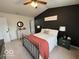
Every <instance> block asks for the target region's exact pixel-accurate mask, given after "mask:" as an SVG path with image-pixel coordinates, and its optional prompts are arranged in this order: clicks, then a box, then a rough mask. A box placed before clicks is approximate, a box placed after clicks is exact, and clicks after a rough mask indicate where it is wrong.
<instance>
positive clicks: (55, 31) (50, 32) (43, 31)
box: [41, 29, 58, 36]
mask: <svg viewBox="0 0 79 59" xmlns="http://www.w3.org/2000/svg"><path fill="white" fill-rule="evenodd" d="M41 33H45V34H48V35H51V36H57V34H58V30H55V29H42V30H41Z"/></svg>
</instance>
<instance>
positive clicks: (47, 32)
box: [23, 29, 58, 59]
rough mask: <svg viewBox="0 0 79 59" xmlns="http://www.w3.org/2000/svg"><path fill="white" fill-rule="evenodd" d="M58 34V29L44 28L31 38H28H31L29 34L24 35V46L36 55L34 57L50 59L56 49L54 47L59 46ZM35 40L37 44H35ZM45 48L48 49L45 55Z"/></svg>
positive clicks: (35, 58)
mask: <svg viewBox="0 0 79 59" xmlns="http://www.w3.org/2000/svg"><path fill="white" fill-rule="evenodd" d="M57 34H58V30H54V29H42V30H41V32H40V33H36V34H33V35H32V36H31V39H30V40H28V39H29V38H28V36H26V35H24V36H23V46H24V47H25V48H26V49H27V50H28V51H29V52H30V54H31V55H32V56H33V57H34V59H48V58H49V54H50V53H51V51H52V50H53V49H54V47H56V46H57ZM33 37H35V38H36V39H34V41H33ZM37 38H41V39H37ZM36 40H37V41H36ZM33 42H34V44H33ZM35 42H36V44H37V45H35ZM41 42H43V43H41ZM40 43H41V44H40ZM44 43H45V45H44ZM46 43H47V45H48V47H47V45H46ZM40 45H41V46H42V48H40V47H39V46H40ZM44 49H45V50H46V51H45V53H47V54H46V55H44V54H45V53H43V54H42V52H43V51H44ZM47 51H48V52H47ZM47 56H48V57H47Z"/></svg>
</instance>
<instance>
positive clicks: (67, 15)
mask: <svg viewBox="0 0 79 59" xmlns="http://www.w3.org/2000/svg"><path fill="white" fill-rule="evenodd" d="M44 1H46V2H47V5H42V4H39V5H38V6H37V8H34V7H32V6H31V5H23V3H24V2H23V1H21V0H7V1H5V0H0V20H1V21H0V27H1V28H0V39H1V40H0V42H1V43H3V40H2V39H4V43H5V46H3V47H4V48H5V51H4V53H5V54H6V59H32V58H33V57H32V56H31V55H30V54H29V53H28V51H27V50H26V48H24V46H23V45H22V40H20V39H23V35H26V37H28V35H29V34H35V35H38V36H39V37H41V36H44V37H43V38H42V39H47V38H48V37H49V36H48V35H46V36H45V34H42V33H46V34H48V32H50V33H51V32H53V31H54V32H55V33H54V34H55V36H56V40H57V35H58V34H59V32H61V33H64V34H65V35H64V34H63V35H64V36H66V39H70V41H68V42H69V43H68V42H67V41H66V42H67V44H66V46H63V47H61V46H57V47H55V48H51V50H52V49H53V50H52V53H50V54H51V55H49V59H58V58H60V59H65V58H66V59H70V58H71V59H78V58H79V33H78V30H79V26H78V25H79V20H78V19H79V1H78V0H44ZM50 16H52V18H53V19H52V20H47V21H46V20H45V18H48V17H50ZM55 19H56V20H55ZM19 21H21V22H22V23H23V27H18V26H17V23H18V22H19ZM21 22H20V23H21ZM22 23H21V25H22ZM18 25H19V24H18ZM61 28H64V32H62V31H59V30H62V29H61ZM5 32H6V33H5ZM36 33H37V34H36ZM39 33H41V34H39ZM56 33H57V34H56ZM61 33H60V34H61ZM60 36H61V35H60ZM51 38H52V37H51ZM61 38H64V37H61ZM61 38H60V39H61ZM48 39H49V38H48ZM50 41H51V40H50ZM59 41H60V40H59ZM23 42H25V41H23ZM52 42H54V41H53V40H52V41H51V43H50V42H48V44H49V46H50V47H52V46H53V43H52ZM55 42H56V43H57V42H58V40H57V41H55ZM55 42H54V43H55ZM70 42H71V43H70ZM4 43H3V45H4ZM27 43H28V42H27ZM38 43H39V42H38ZM59 43H61V45H62V44H63V43H62V41H60V42H59ZM28 44H29V43H28ZM51 44H52V45H51ZM26 45H27V44H26ZM37 45H38V44H37ZM27 46H30V44H29V45H27ZM70 46H71V48H70ZM32 47H33V46H32ZM50 47H49V50H50ZM72 47H73V48H72ZM0 48H1V51H2V50H3V49H2V47H1V46H0ZM33 48H34V47H33ZM45 48H46V47H45ZM45 48H44V49H45ZM30 49H31V48H28V50H30ZM35 49H36V48H35ZM35 49H34V50H35ZM40 49H42V48H40ZM68 49H70V50H68ZM36 50H37V51H36V53H37V55H36V54H35V56H34V57H35V58H38V56H39V55H38V54H39V53H38V49H36ZM40 52H41V50H40ZM34 53H35V52H33V54H34ZM33 54H32V55H33ZM1 55H2V54H1ZM52 56H53V57H52ZM57 56H58V57H57ZM1 58H2V56H1ZM38 59H40V58H38ZM45 59H46V58H45Z"/></svg>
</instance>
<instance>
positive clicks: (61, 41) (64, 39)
mask: <svg viewBox="0 0 79 59" xmlns="http://www.w3.org/2000/svg"><path fill="white" fill-rule="evenodd" d="M58 45H59V46H62V47H64V48H67V49H70V46H71V38H70V37H68V36H67V35H65V36H61V37H59V38H58Z"/></svg>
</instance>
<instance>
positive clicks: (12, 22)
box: [0, 12, 34, 40]
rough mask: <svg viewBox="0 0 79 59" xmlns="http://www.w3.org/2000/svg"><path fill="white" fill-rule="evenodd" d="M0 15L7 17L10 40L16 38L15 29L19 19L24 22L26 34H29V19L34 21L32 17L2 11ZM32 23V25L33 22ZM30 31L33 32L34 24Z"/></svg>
mask: <svg viewBox="0 0 79 59" xmlns="http://www.w3.org/2000/svg"><path fill="white" fill-rule="evenodd" d="M0 17H6V18H7V22H8V26H9V32H10V38H11V40H14V39H17V34H16V31H17V22H18V21H19V20H20V21H22V22H23V23H24V27H26V34H30V27H29V20H33V21H34V18H33V17H28V16H21V15H15V14H9V13H3V12H0ZM32 24H33V25H34V23H32ZM32 31H33V32H34V26H32Z"/></svg>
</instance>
